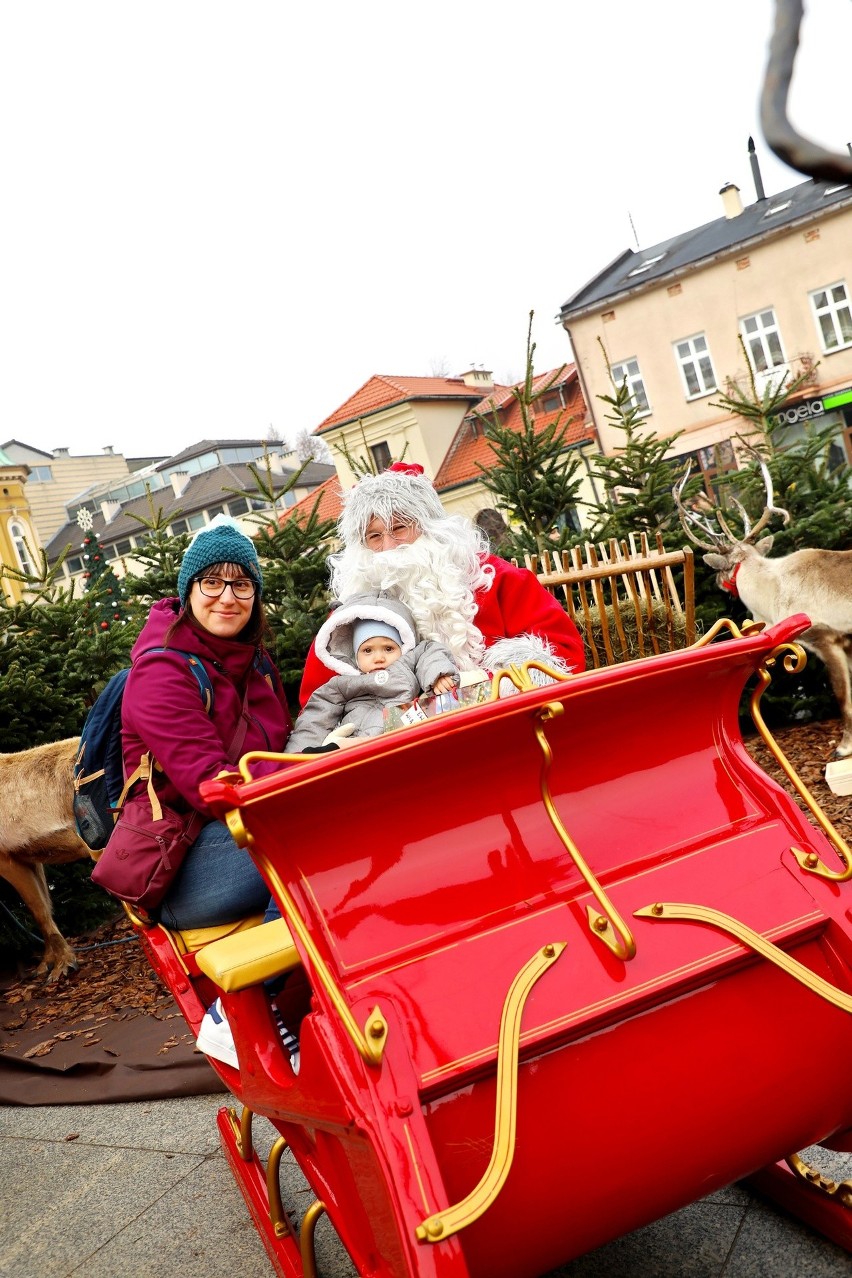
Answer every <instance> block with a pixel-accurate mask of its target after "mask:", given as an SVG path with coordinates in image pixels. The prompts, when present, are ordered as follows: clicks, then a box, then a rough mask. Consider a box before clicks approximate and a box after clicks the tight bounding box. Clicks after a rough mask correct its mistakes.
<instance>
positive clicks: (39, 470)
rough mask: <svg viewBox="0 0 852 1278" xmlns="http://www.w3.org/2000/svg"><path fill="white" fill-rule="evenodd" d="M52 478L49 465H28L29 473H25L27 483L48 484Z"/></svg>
mask: <svg viewBox="0 0 852 1278" xmlns="http://www.w3.org/2000/svg"><path fill="white" fill-rule="evenodd" d="M52 479H53V473H52V471H51V469H50V467H49V466H30V473H29V475H27V483H28V484H49V483H50V482H51V480H52Z"/></svg>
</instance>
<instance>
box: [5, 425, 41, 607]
mask: <svg viewBox="0 0 852 1278" xmlns="http://www.w3.org/2000/svg"><path fill="white" fill-rule="evenodd" d="M28 476H29V467H28V466H27V465H25V464H24V463H23V462H17V461H13V460H12V458H11V457H9V455H8V454H7V453H6V452H5V451H4V450H3V449H2V448H0V565H2V567H0V588H2V591H3V600H4V602H5V603H7V604H14V603H17V602H18V600H19V599H20V598H21V597H22V595H23V593H24V586H23V584H22V583H21V582H20V581H19V580H18V579H17V574H18V573H35V572H36V571H37V567H38V564H37V554H38V546H39V542H38V537H37V534H36V530H35V525H34V524H33V521H32V517H31V515H30V508H29V504H28V502H27V492H26V485H27V479H28ZM7 569H11V572H9V571H6V570H7Z"/></svg>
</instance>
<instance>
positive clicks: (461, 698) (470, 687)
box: [382, 671, 491, 732]
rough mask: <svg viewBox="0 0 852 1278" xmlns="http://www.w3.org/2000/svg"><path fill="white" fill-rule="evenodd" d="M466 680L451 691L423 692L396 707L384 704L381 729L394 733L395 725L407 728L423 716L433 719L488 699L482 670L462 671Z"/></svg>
mask: <svg viewBox="0 0 852 1278" xmlns="http://www.w3.org/2000/svg"><path fill="white" fill-rule="evenodd" d="M465 675H466V676H467V679H463V682H462V684H461V685H460V686H459V687H458V688H453V690H452V692H442V693H440V694H438V695H437V696H436V695H435V694H433V693H429V694H428V695H427V694H423V695H422V696H420V697H417V698H416V700H414V701H406V702H404V703H403V704H402V705H398V706H385V707H384V710H383V720H384V722H383V726H382V732H393V731H395V729H397V728H408V727H410V726H411V725H412V724H413V723H422V722H423V721H424V720H425V719H434V718H436V717H437V716H438V715H440V714H449V713H451V712H452V711H453V710H464V709H466V708H467V707H468V706H477V705H481V704H482V703H483V702H485V701H490V700H491V681H490V679H489V678H488V675H487V674H486V673H485V672H484V671H474V672H468V671H465Z"/></svg>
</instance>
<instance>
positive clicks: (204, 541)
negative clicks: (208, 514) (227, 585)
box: [178, 515, 263, 608]
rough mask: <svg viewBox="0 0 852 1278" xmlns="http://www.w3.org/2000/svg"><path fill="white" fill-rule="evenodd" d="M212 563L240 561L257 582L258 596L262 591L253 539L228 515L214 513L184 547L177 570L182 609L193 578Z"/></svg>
mask: <svg viewBox="0 0 852 1278" xmlns="http://www.w3.org/2000/svg"><path fill="white" fill-rule="evenodd" d="M211 564H239V566H240V567H241V568H245V570H246V572H247V573H248V575H249V576H250V577H251V579H252V581H255V582H257V593H258V595H262V594H263V573H262V572H261V571H260V560H259V559H258V557H257V551H256V550H255V548H254V542H253V541H252V540H251V538H250V537H247V536H246V535H245V533H244V532H241V530H240V528H239V527H238V525H237V524H236V522H235V521H234V520H233V519H231V517H230V516H229V515H216V517H215V518H214V519H211V521H210V523H209V524H207V525H206V526H205V527H204V528H200V529H199V530H198V532H197V533H196V534H195V536H194V537H193V539H192V541H191V542H190V543H189V545H188V546H187V548H186V554H185V555H184V557H183V563H182V564H181V566H180V572H179V573H178V594H179V595H180V601H181V604H182V606H183V607H184V608H185V607H186V599H187V596H188V594H189V592H190V590H191V589H192V583H193V581H194V580H195V578H196V577H197V576H198V575H199V573H202V572H204V569H205V568H209V567H210V565H211Z"/></svg>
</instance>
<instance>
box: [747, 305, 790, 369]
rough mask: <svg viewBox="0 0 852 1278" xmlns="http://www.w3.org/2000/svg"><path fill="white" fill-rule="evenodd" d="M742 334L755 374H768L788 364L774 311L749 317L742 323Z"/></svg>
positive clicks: (759, 312)
mask: <svg viewBox="0 0 852 1278" xmlns="http://www.w3.org/2000/svg"><path fill="white" fill-rule="evenodd" d="M740 332H741V333H742V335H743V341H744V342H745V345H746V350H747V351H748V357H749V361H750V362H751V366H752V369H753V370H754V372H755V373H768V372H769V371H770V370H771V369H773V368H780V367H781V366H782V365H784V364H785V363H786V362H787V361H786V359H785V358H784V348H783V347H782V345H781V334H780V333H779V332H778V324H777V322H776V319H775V312H774V311H773V310H768V311H758V313H757V314H756V315H747V316H746V317H745V319H744V320H741V321H740Z"/></svg>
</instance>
